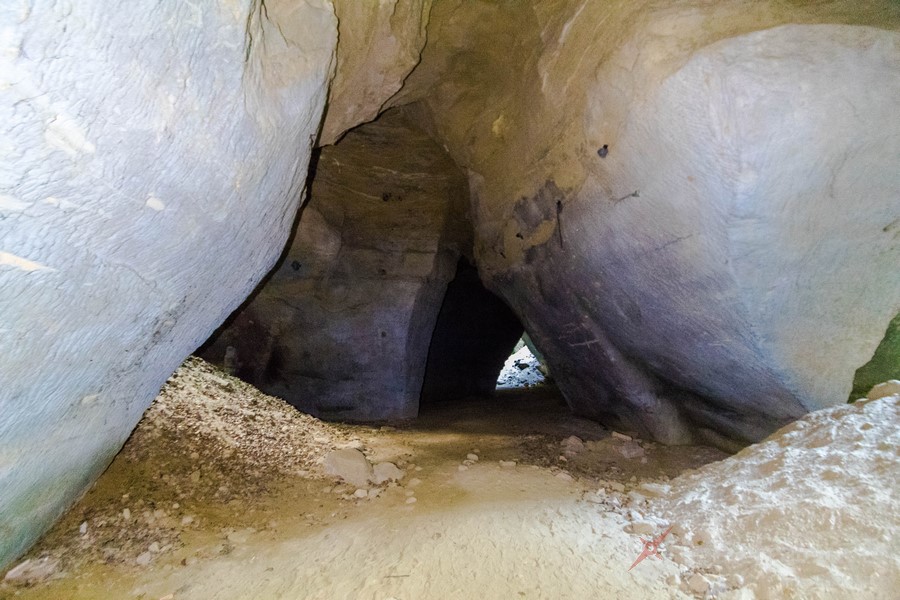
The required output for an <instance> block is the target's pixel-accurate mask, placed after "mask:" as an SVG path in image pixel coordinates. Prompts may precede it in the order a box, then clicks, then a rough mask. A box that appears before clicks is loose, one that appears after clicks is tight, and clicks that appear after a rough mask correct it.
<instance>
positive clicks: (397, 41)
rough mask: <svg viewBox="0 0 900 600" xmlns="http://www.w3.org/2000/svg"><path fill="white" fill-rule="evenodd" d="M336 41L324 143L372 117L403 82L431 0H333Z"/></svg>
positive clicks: (418, 51) (422, 40)
mask: <svg viewBox="0 0 900 600" xmlns="http://www.w3.org/2000/svg"><path fill="white" fill-rule="evenodd" d="M334 8H335V12H336V14H337V17H338V33H339V36H340V44H339V45H338V52H337V72H336V74H335V78H334V82H333V83H332V85H331V89H330V91H329V94H328V107H327V113H326V115H325V121H324V123H323V124H322V135H321V142H322V144H333V143H334V142H336V141H337V140H338V139H339V138H340V136H341V135H343V134H344V133H345V132H346V131H347V130H348V129H350V128H351V127H354V126H355V125H357V124H359V123H361V122H365V121H371V120H372V119H374V118H375V117H377V116H378V114H379V113H380V112H381V111H382V109H383V108H384V105H385V103H386V102H387V101H388V100H389V99H390V98H391V96H393V95H394V94H395V93H396V92H397V91H398V90H399V89H400V88H401V86H402V85H403V82H404V80H405V79H406V77H407V75H409V73H410V71H412V69H413V67H415V66H416V65H417V64H418V62H419V59H420V56H421V52H422V48H423V47H424V46H425V34H426V25H427V23H428V16H429V13H430V11H431V0H387V1H385V0H381V1H379V2H374V1H360V0H334Z"/></svg>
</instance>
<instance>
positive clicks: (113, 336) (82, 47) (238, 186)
mask: <svg viewBox="0 0 900 600" xmlns="http://www.w3.org/2000/svg"><path fill="white" fill-rule="evenodd" d="M336 33H337V30H336V21H335V17H334V14H333V12H332V10H331V6H330V4H329V3H327V2H326V1H324V0H322V1H320V0H309V1H307V2H303V3H295V2H287V1H283V2H279V1H277V0H268V1H267V2H266V3H265V7H263V6H262V4H261V3H259V2H255V1H254V2H249V1H244V2H238V3H230V4H229V6H227V7H226V6H225V5H220V4H219V3H214V2H199V3H176V2H166V3H161V4H146V5H145V4H133V5H129V6H128V7H127V10H125V9H123V10H117V9H115V7H113V6H111V5H110V3H109V2H98V1H93V0H84V1H81V0H79V2H74V3H62V2H44V3H39V4H34V3H17V2H12V3H5V4H4V5H3V7H2V8H0V157H2V158H0V320H2V321H0V348H2V349H3V352H2V359H0V360H2V365H0V440H2V441H0V567H2V566H3V565H5V564H6V563H8V562H9V561H10V560H12V559H13V558H14V557H15V556H16V555H18V554H19V553H20V552H22V551H23V550H24V549H25V548H27V547H28V545H29V544H30V543H31V542H32V541H33V540H34V539H35V537H36V536H37V535H38V534H40V533H41V531H42V530H43V529H44V528H45V527H46V526H48V525H49V524H50V523H51V522H52V521H53V520H54V519H55V518H56V517H57V516H58V515H59V514H60V512H61V511H62V510H63V509H64V508H65V507H66V506H67V505H68V504H69V503H70V502H71V501H72V500H73V499H74V498H75V497H77V496H78V495H79V494H80V493H81V492H82V491H83V490H84V489H85V486H86V485H88V484H89V483H90V482H91V481H92V480H93V479H94V478H95V477H96V476H97V475H98V474H99V473H100V472H101V471H102V470H103V469H104V468H105V467H106V465H107V464H108V462H109V461H110V460H111V459H112V457H113V456H114V455H115V453H116V452H117V451H118V450H119V448H120V447H121V445H122V443H123V442H124V441H125V439H126V438H127V437H128V435H129V433H130V432H131V430H132V428H133V427H134V425H135V423H137V421H138V419H139V418H140V416H141V414H142V413H143V412H144V410H145V409H146V408H147V406H148V405H149V403H150V401H151V400H152V399H153V397H154V396H155V395H156V393H157V392H158V391H159V388H160V386H161V385H162V383H163V382H164V381H165V380H166V378H167V377H168V376H169V375H170V374H171V373H172V371H173V370H174V369H175V367H177V366H178V364H179V363H180V362H181V361H182V360H183V359H184V358H185V356H187V355H188V354H189V353H190V352H191V351H192V350H193V349H195V348H196V347H197V345H198V344H200V343H201V342H202V341H203V340H204V339H205V338H206V337H207V336H208V335H209V334H210V333H211V331H212V330H213V329H214V328H215V327H216V326H217V325H218V324H219V323H220V322H221V321H222V320H223V319H224V318H225V317H226V316H227V315H228V314H229V313H230V312H231V311H232V310H234V308H235V307H236V306H237V305H238V304H239V303H240V302H241V301H242V300H243V299H244V298H245V297H246V295H247V294H248V293H249V292H250V291H251V290H252V289H253V287H254V286H255V285H256V283H257V282H258V281H259V280H260V278H262V276H263V275H264V274H265V273H266V271H268V270H269V269H270V268H271V266H272V264H273V263H274V262H275V260H276V259H277V257H278V254H279V252H280V251H281V247H282V244H283V243H284V241H285V239H286V238H287V235H288V233H289V231H290V228H291V224H292V222H293V220H294V216H295V214H296V210H297V206H298V202H299V199H300V192H301V189H302V187H303V183H304V177H305V172H306V166H307V161H308V158H309V154H310V144H311V140H312V139H313V138H314V136H315V134H316V131H317V128H318V126H319V122H320V119H321V114H322V110H323V106H324V103H325V97H326V93H327V84H328V80H329V77H330V76H331V71H332V61H333V53H334V48H335V44H336V37H337V36H336Z"/></svg>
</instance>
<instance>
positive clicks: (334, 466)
mask: <svg viewBox="0 0 900 600" xmlns="http://www.w3.org/2000/svg"><path fill="white" fill-rule="evenodd" d="M325 472H327V473H328V474H330V475H334V476H335V477H340V478H341V479H343V480H344V481H346V482H347V483H350V484H353V485H355V486H356V487H358V488H368V487H369V480H370V479H372V477H373V470H372V465H371V464H370V463H369V461H368V460H367V459H366V455H365V454H363V453H362V452H360V451H359V450H356V449H355V448H342V449H340V450H332V451H331V452H329V453H328V454H326V455H325Z"/></svg>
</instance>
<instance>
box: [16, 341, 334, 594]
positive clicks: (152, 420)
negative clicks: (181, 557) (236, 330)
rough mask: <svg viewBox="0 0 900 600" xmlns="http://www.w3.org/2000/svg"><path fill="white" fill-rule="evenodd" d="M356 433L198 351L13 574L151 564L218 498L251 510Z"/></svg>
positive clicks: (30, 577)
mask: <svg viewBox="0 0 900 600" xmlns="http://www.w3.org/2000/svg"><path fill="white" fill-rule="evenodd" d="M347 438H348V434H346V433H345V432H344V430H343V429H342V428H341V427H340V426H338V425H332V424H327V423H323V422H321V421H319V420H318V419H315V418H314V417H311V416H308V415H305V414H302V413H300V412H299V411H297V410H296V409H295V408H293V407H292V406H290V405H289V404H287V403H285V402H284V401H282V400H280V399H278V398H273V397H271V396H266V395H265V394H263V393H261V392H260V391H258V390H257V389H256V388H254V387H252V386H250V385H247V384H245V383H244V382H242V381H240V380H239V379H236V378H234V377H231V376H229V375H227V374H226V373H224V372H222V371H220V370H218V369H216V368H215V367H213V366H212V365H210V364H208V363H206V362H204V361H203V360H201V359H199V358H194V357H191V358H189V359H188V360H187V361H185V363H184V364H183V365H182V366H181V367H180V368H179V369H178V370H177V371H176V372H175V373H174V374H173V375H172V377H170V378H169V380H168V381H167V382H166V385H165V386H164V387H163V389H162V390H161V392H160V394H159V396H158V397H157V398H156V400H155V401H154V403H153V404H152V405H151V406H150V408H149V409H148V410H147V412H146V413H145V414H144V417H143V418H142V419H141V421H140V423H138V425H137V427H136V428H135V430H134V432H133V433H132V435H131V437H130V438H129V440H128V442H127V443H126V444H125V446H124V447H123V449H122V451H121V452H120V453H119V456H117V457H116V460H115V461H114V462H113V464H112V465H111V466H110V468H109V469H108V471H107V473H106V475H105V476H104V478H102V479H101V480H100V481H99V482H98V484H97V485H96V486H95V487H94V488H93V489H92V490H91V491H90V492H89V493H88V494H87V495H86V496H85V498H84V499H83V500H82V501H81V502H79V504H78V505H76V506H75V507H74V508H73V509H72V510H70V511H69V512H68V513H67V514H66V515H64V516H63V518H62V519H61V520H60V521H59V523H58V524H57V525H56V526H55V527H54V528H53V529H52V530H51V531H50V532H49V533H48V534H47V535H46V536H45V537H44V539H43V540H41V541H40V542H39V543H38V544H37V545H36V546H35V548H34V549H32V552H31V553H30V554H29V555H28V557H27V560H25V561H24V562H22V563H20V564H19V565H18V566H16V567H15V568H13V569H12V570H11V571H10V572H9V573H8V574H7V583H9V584H14V585H30V584H31V583H33V582H34V581H35V577H36V575H34V573H35V570H34V568H33V567H34V566H35V565H45V566H46V565H53V566H54V570H57V569H75V570H77V569H79V568H80V567H81V566H83V565H84V564H85V563H91V562H105V563H122V564H133V565H137V566H146V565H148V564H150V563H151V562H153V561H154V560H155V559H156V557H157V556H159V555H162V554H165V553H167V552H169V551H171V550H174V549H177V548H179V547H181V546H182V543H181V539H180V536H181V535H182V533H184V532H185V531H186V530H189V529H197V528H198V527H202V525H203V523H202V521H203V519H204V516H203V514H202V513H203V511H206V510H209V507H210V506H214V507H218V508H217V509H220V510H222V511H225V512H227V513H229V514H233V515H241V514H243V513H245V512H247V511H248V510H249V511H251V512H252V508H250V507H251V506H252V504H253V502H254V501H255V500H256V499H257V498H259V497H261V496H263V495H265V493H266V492H267V490H269V489H270V488H271V487H272V486H273V485H277V484H276V483H275V482H277V481H279V480H280V481H283V480H284V477H285V476H287V477H291V476H298V477H305V478H322V477H325V470H324V468H323V465H322V457H323V456H324V455H325V454H327V453H328V452H329V451H331V450H333V449H334V448H335V447H337V446H339V445H342V444H345V443H346V442H347ZM123 489H125V490H127V493H125V494H122V490H123ZM29 565H30V566H29ZM44 570H46V569H44ZM40 572H41V573H42V572H43V571H40Z"/></svg>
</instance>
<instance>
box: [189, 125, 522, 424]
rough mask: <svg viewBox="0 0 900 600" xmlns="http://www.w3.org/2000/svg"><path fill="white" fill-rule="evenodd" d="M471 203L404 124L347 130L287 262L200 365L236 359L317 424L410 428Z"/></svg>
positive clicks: (449, 166)
mask: <svg viewBox="0 0 900 600" xmlns="http://www.w3.org/2000/svg"><path fill="white" fill-rule="evenodd" d="M467 200H468V190H467V188H466V182H465V177H464V175H463V174H462V172H460V171H459V170H458V169H457V168H456V165H455V164H454V163H453V162H452V161H451V160H450V159H449V157H448V156H447V155H446V153H445V152H444V150H443V149H441V148H440V147H439V146H437V145H436V144H435V143H434V142H433V141H432V140H431V139H430V138H429V137H428V136H426V135H425V134H424V133H422V132H421V131H419V130H417V129H415V128H413V127H411V126H410V125H409V124H408V122H407V119H406V117H405V116H404V115H403V114H402V113H400V112H397V111H393V112H392V113H387V114H385V115H384V116H382V117H381V118H380V119H379V120H378V121H375V122H373V123H368V124H366V125H363V126H361V127H359V128H357V129H354V130H353V131H351V132H349V133H348V134H347V135H346V136H344V138H343V139H342V140H341V142H340V143H338V144H337V145H336V146H328V147H326V148H323V149H322V153H321V156H320V157H319V160H318V163H317V165H316V167H315V178H314V180H313V183H312V188H311V193H310V199H309V202H308V203H307V204H306V205H305V207H304V209H303V212H302V216H301V218H300V222H299V225H298V228H297V232H296V236H295V237H294V239H293V241H292V243H291V245H290V247H289V249H288V251H287V253H286V255H285V256H284V258H283V260H282V262H281V263H280V265H279V267H278V268H277V269H276V270H275V271H274V273H273V274H272V277H271V278H270V279H269V280H268V281H267V282H266V284H265V285H264V286H263V287H262V288H261V289H260V290H259V291H258V293H257V294H256V295H255V296H254V297H253V298H252V299H251V300H250V302H249V303H248V304H247V305H246V306H245V307H243V308H242V310H241V311H240V312H239V313H238V314H237V315H236V316H235V318H234V320H233V322H232V323H231V324H230V325H229V326H228V327H227V328H226V329H225V330H224V331H222V332H221V333H220V334H219V335H218V337H217V338H216V340H215V342H214V343H213V344H212V345H211V346H210V347H209V348H208V349H206V350H205V351H204V356H205V357H208V358H209V359H211V360H219V361H221V360H222V359H223V358H224V355H225V352H226V350H227V348H228V347H232V348H234V350H235V351H236V354H237V361H238V365H239V366H238V369H237V374H238V375H239V376H241V377H242V378H243V379H245V380H246V381H249V382H251V383H253V384H255V385H256V386H258V387H259V388H260V389H261V390H263V391H265V392H266V393H269V394H273V395H276V396H279V397H282V398H284V399H285V400H287V401H288V402H290V403H292V404H294V405H295V406H297V407H299V408H301V409H302V410H304V411H306V412H309V413H311V414H314V415H317V416H321V417H326V418H331V419H345V420H346V419H349V420H375V419H398V418H409V417H414V416H416V414H417V412H418V406H419V395H420V392H421V389H422V380H423V376H424V371H425V360H426V357H427V355H428V348H429V344H430V342H431V335H432V331H433V329H434V324H435V320H436V319H437V315H438V311H439V309H440V307H441V301H442V299H443V297H444V292H445V290H446V287H447V282H448V281H450V280H451V279H452V278H453V275H454V272H455V270H456V263H457V259H458V257H459V255H460V252H461V251H463V252H465V251H469V249H470V246H471V231H470V229H469V227H468V224H467V222H466V221H465V217H464V216H465V209H466V204H467ZM485 293H487V292H485ZM513 343H514V341H513ZM495 378H496V373H495Z"/></svg>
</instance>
